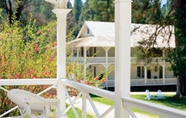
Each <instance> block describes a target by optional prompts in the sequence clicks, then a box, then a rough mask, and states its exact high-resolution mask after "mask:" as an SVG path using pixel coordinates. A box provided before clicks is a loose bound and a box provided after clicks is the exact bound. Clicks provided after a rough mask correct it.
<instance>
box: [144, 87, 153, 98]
mask: <svg viewBox="0 0 186 118" xmlns="http://www.w3.org/2000/svg"><path fill="white" fill-rule="evenodd" d="M145 92H146V99H148V100H150V99H154V98H155V97H154V96H152V95H151V94H150V91H149V90H148V89H147V90H146V91H145Z"/></svg>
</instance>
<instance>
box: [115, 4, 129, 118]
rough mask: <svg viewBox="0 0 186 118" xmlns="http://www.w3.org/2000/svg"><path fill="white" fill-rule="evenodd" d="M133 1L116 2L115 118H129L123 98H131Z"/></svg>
mask: <svg viewBox="0 0 186 118" xmlns="http://www.w3.org/2000/svg"><path fill="white" fill-rule="evenodd" d="M130 31H131V0H115V118H129V113H128V112H127V109H126V107H125V106H124V105H123V103H122V99H121V97H122V96H125V97H130V66H131V62H130V61H131V60H130V41H131V40H130Z"/></svg>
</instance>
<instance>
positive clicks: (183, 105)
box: [92, 94, 186, 118]
mask: <svg viewBox="0 0 186 118" xmlns="http://www.w3.org/2000/svg"><path fill="white" fill-rule="evenodd" d="M131 97H132V98H136V99H140V100H144V101H148V102H152V103H155V104H160V105H163V106H168V107H172V108H176V109H180V110H184V111H186V98H176V97H173V95H168V94H166V95H164V97H165V99H164V100H161V99H154V100H147V99H145V97H146V95H145V94H144V95H143V94H141V95H131ZM92 99H93V100H94V101H97V102H100V103H103V104H107V105H113V104H114V102H113V101H111V100H108V99H106V98H101V97H96V96H94V97H92ZM132 110H133V111H134V112H137V113H142V114H146V115H149V116H151V117H152V118H162V117H160V116H157V115H154V114H152V113H148V112H145V111H142V110H139V109H136V108H132Z"/></svg>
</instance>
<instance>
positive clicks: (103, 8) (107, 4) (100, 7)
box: [88, 0, 114, 22]
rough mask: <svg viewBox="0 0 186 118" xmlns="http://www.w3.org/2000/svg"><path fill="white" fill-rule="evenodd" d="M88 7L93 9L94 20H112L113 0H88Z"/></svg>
mask: <svg viewBox="0 0 186 118" xmlns="http://www.w3.org/2000/svg"><path fill="white" fill-rule="evenodd" d="M88 3H89V8H90V9H91V10H92V11H93V12H92V13H93V14H92V15H93V19H92V20H94V21H107V22H113V21H114V1H113V0H90V1H89V2H88Z"/></svg>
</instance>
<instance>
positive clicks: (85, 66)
mask: <svg viewBox="0 0 186 118" xmlns="http://www.w3.org/2000/svg"><path fill="white" fill-rule="evenodd" d="M83 50H84V51H83V52H84V53H83V55H84V79H83V82H85V80H86V69H87V65H86V62H87V47H83Z"/></svg>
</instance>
